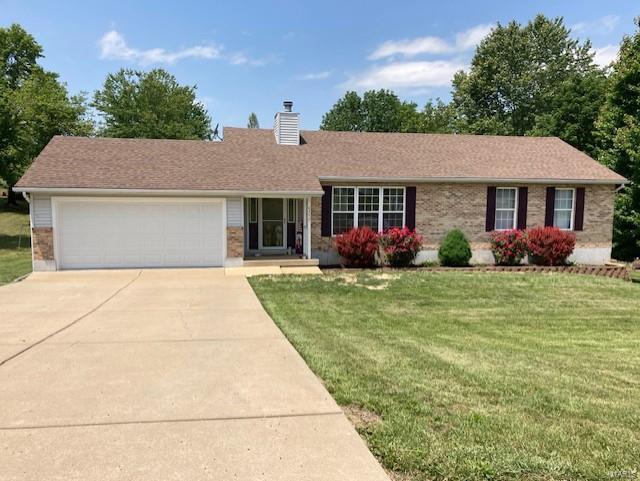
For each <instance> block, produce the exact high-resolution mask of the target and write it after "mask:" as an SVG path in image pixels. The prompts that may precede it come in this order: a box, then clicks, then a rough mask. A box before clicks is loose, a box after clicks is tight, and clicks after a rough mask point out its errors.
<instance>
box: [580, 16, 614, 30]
mask: <svg viewBox="0 0 640 481" xmlns="http://www.w3.org/2000/svg"><path fill="white" fill-rule="evenodd" d="M618 23H620V17H619V16H618V15H605V16H604V17H600V18H598V19H596V20H593V21H585V22H578V23H576V24H574V25H572V26H571V30H572V31H573V32H576V33H587V34H588V33H592V32H594V31H595V32H598V33H609V32H612V31H613V30H614V29H615V28H616V27H617V26H618Z"/></svg>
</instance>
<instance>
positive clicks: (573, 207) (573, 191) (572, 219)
mask: <svg viewBox="0 0 640 481" xmlns="http://www.w3.org/2000/svg"><path fill="white" fill-rule="evenodd" d="M559 190H570V191H571V217H570V222H569V228H568V229H564V228H562V227H558V229H560V230H566V231H570V230H573V229H574V223H575V217H576V189H575V188H574V187H556V191H555V195H558V191H559ZM555 195H554V199H553V225H554V226H556V210H561V211H566V210H569V209H556V205H555V204H556V201H555Z"/></svg>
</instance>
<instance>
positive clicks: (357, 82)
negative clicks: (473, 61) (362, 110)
mask: <svg viewBox="0 0 640 481" xmlns="http://www.w3.org/2000/svg"><path fill="white" fill-rule="evenodd" d="M465 67H466V65H464V64H463V63H461V62H457V61H448V60H436V61H416V62H394V63H389V64H386V65H381V66H375V67H373V68H371V69H369V70H367V71H365V72H362V73H359V74H356V75H353V76H352V77H350V78H349V79H348V80H347V81H346V82H345V83H344V84H343V86H344V87H347V88H353V89H356V90H365V89H377V88H389V89H391V88H399V89H403V88H404V89H420V88H427V87H442V86H447V85H449V84H450V83H451V79H452V78H453V75H454V74H455V73H456V72H457V71H458V70H462V69H464V68H465Z"/></svg>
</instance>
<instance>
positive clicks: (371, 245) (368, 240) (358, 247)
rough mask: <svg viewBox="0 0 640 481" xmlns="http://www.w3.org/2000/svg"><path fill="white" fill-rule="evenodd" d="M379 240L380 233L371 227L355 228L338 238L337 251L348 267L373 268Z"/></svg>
mask: <svg viewBox="0 0 640 481" xmlns="http://www.w3.org/2000/svg"><path fill="white" fill-rule="evenodd" d="M378 238H379V236H378V233H377V232H374V231H372V230H371V229H370V228H369V227H355V228H353V229H351V230H349V231H347V232H345V233H343V234H339V235H338V236H337V237H336V249H337V250H338V254H340V256H341V257H342V258H343V259H344V261H345V264H347V265H348V266H352V267H372V266H373V265H375V263H376V253H377V252H378Z"/></svg>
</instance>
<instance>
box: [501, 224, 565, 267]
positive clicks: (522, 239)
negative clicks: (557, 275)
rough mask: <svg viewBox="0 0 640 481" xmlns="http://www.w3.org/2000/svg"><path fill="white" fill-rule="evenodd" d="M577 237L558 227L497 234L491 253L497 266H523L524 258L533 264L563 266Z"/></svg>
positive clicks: (534, 228)
mask: <svg viewBox="0 0 640 481" xmlns="http://www.w3.org/2000/svg"><path fill="white" fill-rule="evenodd" d="M575 245H576V236H575V234H573V233H572V232H566V231H563V230H560V229H558V228H557V227H533V228H531V229H527V230H518V229H512V230H506V231H496V232H493V233H492V234H491V251H492V252H493V257H494V258H495V260H496V264H497V265H501V266H514V265H518V264H520V262H522V259H524V256H525V255H528V256H529V262H530V263H531V264H535V265H539V266H561V265H565V264H566V263H567V258H568V257H569V256H570V255H571V254H572V253H573V249H574V248H575Z"/></svg>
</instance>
